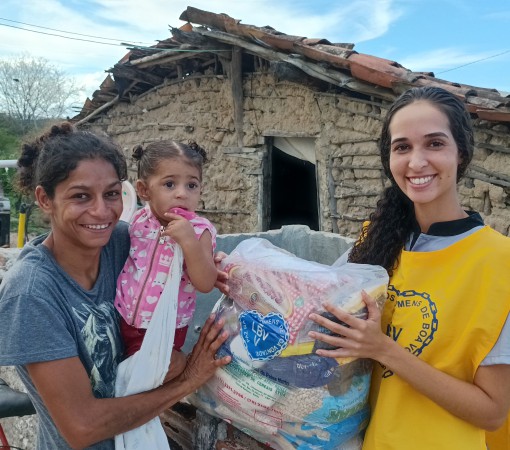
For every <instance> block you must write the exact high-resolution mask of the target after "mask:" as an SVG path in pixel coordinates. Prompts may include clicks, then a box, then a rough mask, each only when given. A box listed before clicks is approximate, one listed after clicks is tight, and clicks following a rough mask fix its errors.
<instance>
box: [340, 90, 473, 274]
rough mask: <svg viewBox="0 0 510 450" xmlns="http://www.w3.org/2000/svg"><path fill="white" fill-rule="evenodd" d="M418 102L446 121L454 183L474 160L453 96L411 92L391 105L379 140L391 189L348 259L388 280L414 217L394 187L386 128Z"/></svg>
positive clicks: (462, 111)
mask: <svg viewBox="0 0 510 450" xmlns="http://www.w3.org/2000/svg"><path fill="white" fill-rule="evenodd" d="M419 100H422V101H427V102H429V103H431V104H432V105H433V106H435V107H437V108H438V109H439V110H440V111H441V112H443V113H444V114H445V116H446V117H447V118H448V124H449V127H450V131H451V133H452V136H453V138H454V140H455V143H456V144H457V148H458V150H459V156H460V164H459V166H458V167H457V181H459V180H460V179H461V178H462V176H463V175H464V173H465V171H466V169H467V167H468V165H469V163H470V162H471V159H472V157H473V150H474V137H473V125H472V121H471V117H470V115H469V113H468V111H467V109H466V107H465V105H464V103H463V102H462V101H461V100H460V99H458V98H457V97H456V96H455V95H453V94H452V93H450V92H448V91H447V90H445V89H442V88H438V87H433V86H426V87H418V88H412V89H409V90H408V91H406V92H404V93H403V94H402V95H401V96H400V97H398V98H397V99H396V100H395V102H394V103H393V104H392V105H391V107H390V109H389V110H388V113H387V115H386V117H385V119H384V122H383V126H382V131H381V137H380V140H379V153H380V158H381V163H382V167H383V170H384V173H385V175H386V176H387V177H388V178H389V180H390V182H391V186H389V187H388V188H386V189H385V191H384V192H383V194H382V196H381V198H380V199H379V201H378V202H377V206H376V209H375V211H374V212H373V213H372V214H371V215H370V217H369V223H368V225H367V226H366V227H365V228H364V230H363V232H362V234H361V236H360V238H359V239H358V241H357V242H356V245H355V246H354V247H353V249H352V251H351V253H350V255H349V262H354V263H362V264H363V263H364V264H377V265H380V266H382V267H384V268H385V269H386V270H387V271H388V273H389V274H390V276H391V274H392V272H393V270H395V268H396V266H397V264H398V258H399V255H400V252H401V251H402V248H403V247H404V245H405V242H406V239H407V238H408V237H409V235H410V233H411V231H412V229H413V225H414V222H415V215H414V205H413V203H412V202H411V200H409V198H408V197H407V196H406V195H405V194H404V193H403V192H402V191H401V190H400V188H399V187H398V186H397V184H396V182H395V180H394V178H393V175H392V173H391V170H390V143H391V135H390V130H389V127H390V124H391V120H392V119H393V117H394V115H395V113H396V112H397V111H399V110H400V109H402V108H404V107H405V106H408V105H410V104H411V103H414V102H416V101H419Z"/></svg>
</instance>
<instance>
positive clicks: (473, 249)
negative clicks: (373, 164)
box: [310, 87, 510, 450]
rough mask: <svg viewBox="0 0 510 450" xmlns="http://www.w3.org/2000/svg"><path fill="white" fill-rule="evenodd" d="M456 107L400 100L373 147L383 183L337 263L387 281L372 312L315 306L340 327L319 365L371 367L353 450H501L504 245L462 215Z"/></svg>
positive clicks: (467, 144)
mask: <svg viewBox="0 0 510 450" xmlns="http://www.w3.org/2000/svg"><path fill="white" fill-rule="evenodd" d="M473 147H474V139H473V130H472V124H471V118H470V116H469V114H468V112H467V110H466V109H465V106H464V104H463V103H462V101H460V100H459V99H458V98H456V97H455V96H454V95H453V94H451V93H449V92H448V91H446V90H444V89H441V88H436V87H423V88H413V89H411V90H409V91H407V92H405V93H404V94H402V95H401V96H400V97H399V98H398V99H397V100H396V101H395V103H394V104H393V105H392V106H391V108H390V109H389V111H388V114H387V116H386V118H385V121H384V124H383V128H382V135H381V140H380V154H381V160H382V165H383V167H384V171H385V173H386V175H387V176H388V178H389V179H390V181H391V185H390V187H388V188H387V189H386V190H385V192H384V193H383V195H382V198H381V199H380V201H379V202H378V204H377V209H376V211H375V212H374V213H373V214H372V215H371V217H370V222H369V223H368V224H367V225H366V226H365V227H364V229H363V232H362V236H361V238H360V239H359V241H358V242H357V245H355V246H354V248H353V249H352V250H351V252H350V254H349V262H354V263H365V264H377V265H381V266H383V267H384V268H386V270H387V271H388V272H389V274H390V277H391V278H390V285H389V290H388V292H389V293H388V300H387V302H386V304H385V306H384V309H383V311H382V312H380V311H379V310H378V308H377V306H376V304H375V302H374V301H373V300H372V299H371V298H370V297H369V296H368V295H366V294H365V295H364V300H365V303H366V305H367V307H368V311H369V317H368V320H361V319H357V318H355V317H353V316H350V315H349V314H346V313H345V312H343V311H341V310H340V309H338V308H335V307H333V306H331V305H325V306H326V309H327V310H328V311H329V312H331V313H332V314H334V316H336V318H337V319H339V321H342V322H344V323H345V324H347V325H348V327H346V326H342V325H340V324H338V323H335V322H333V321H329V320H327V319H325V318H324V317H320V316H318V315H316V314H312V315H311V316H310V318H311V319H313V320H314V321H316V322H317V323H319V324H321V325H323V326H325V327H326V328H328V329H329V330H330V331H331V332H333V333H334V334H333V335H331V336H328V335H326V334H319V333H311V336H312V337H313V338H315V339H319V340H321V341H324V342H326V343H329V344H331V345H332V346H333V347H332V348H334V349H333V350H318V351H317V353H318V354H320V355H323V356H332V357H346V356H355V357H365V358H372V359H373V360H375V361H376V363H375V364H374V374H373V381H372V393H371V398H372V407H373V409H372V418H371V421H370V424H369V426H368V429H367V432H366V436H365V441H364V446H363V450H389V449H392V450H408V449H411V448H412V449H413V450H432V449H434V450H438V449H444V450H485V449H486V448H487V447H486V446H487V444H486V430H488V431H495V430H498V431H497V434H494V435H493V436H491V438H490V439H488V440H487V443H488V445H489V448H490V450H496V449H497V450H504V449H505V450H508V449H509V448H510V444H509V438H508V425H507V423H506V424H505V420H506V419H507V416H508V411H509V408H510V319H508V316H509V311H510V283H509V282H508V276H509V274H510V238H508V237H505V236H503V235H501V234H499V233H498V232H496V231H494V230H493V229H492V228H490V227H489V226H486V225H484V223H483V219H482V218H481V216H480V215H479V214H478V213H476V212H472V211H465V210H464V208H463V207H462V205H461V203H460V200H459V197H458V193H457V182H458V181H459V179H460V178H461V177H462V175H463V174H464V172H465V171H466V168H467V166H468V164H469V163H470V161H471V158H472V156H473Z"/></svg>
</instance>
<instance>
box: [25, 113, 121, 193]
mask: <svg viewBox="0 0 510 450" xmlns="http://www.w3.org/2000/svg"><path fill="white" fill-rule="evenodd" d="M95 158H99V159H103V160H105V161H107V162H109V163H111V164H112V166H113V167H114V169H115V172H116V173H117V175H118V177H119V180H121V181H124V180H125V179H126V178H127V165H126V159H125V157H124V154H123V153H122V150H121V149H120V147H119V146H118V145H117V144H116V143H114V142H113V141H112V140H111V139H110V138H108V137H107V136H99V135H97V134H94V133H91V132H89V131H82V130H78V129H76V128H75V127H74V126H73V125H72V124H70V123H68V122H63V123H61V124H59V125H53V126H52V127H51V128H50V129H49V130H48V131H47V132H45V133H44V134H42V135H41V136H39V137H38V138H36V139H35V140H34V141H33V142H29V143H24V144H23V145H22V146H21V155H20V157H19V158H18V162H17V166H18V171H17V179H16V187H17V188H18V190H19V191H20V192H22V193H24V194H28V195H30V194H32V193H33V192H34V190H35V188H36V186H42V187H43V189H44V191H45V192H46V194H47V195H48V197H49V198H53V197H54V195H55V188H56V187H57V185H58V184H59V183H61V182H62V181H64V180H66V179H67V178H68V176H69V174H70V172H72V171H73V170H74V169H76V167H77V166H78V164H79V163H80V161H82V160H85V159H95ZM91 175H92V174H91Z"/></svg>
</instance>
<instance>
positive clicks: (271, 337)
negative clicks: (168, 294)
mask: <svg viewBox="0 0 510 450" xmlns="http://www.w3.org/2000/svg"><path fill="white" fill-rule="evenodd" d="M222 269H223V270H224V271H226V272H227V273H228V274H229V281H228V285H229V288H230V293H229V297H225V296H224V297H222V298H221V299H220V300H218V302H217V303H216V305H215V307H214V310H215V312H216V314H217V318H220V317H222V318H223V319H224V320H225V322H226V325H225V329H226V330H227V331H228V332H229V339H228V340H227V341H226V342H225V343H224V345H223V346H222V347H221V348H220V350H219V355H220V356H224V355H231V356H232V362H231V363H230V364H228V365H227V366H225V367H223V368H221V369H218V370H217V371H216V374H215V375H214V377H213V378H212V379H211V380H210V381H209V382H208V383H207V384H205V385H204V386H203V387H202V388H200V389H199V390H198V391H197V393H196V394H194V395H193V396H191V397H189V400H190V401H191V402H192V403H193V404H194V405H195V406H197V407H199V408H200V409H202V410H205V411H206V412H208V413H209V414H211V415H213V416H217V417H220V418H222V419H224V420H226V421H228V422H231V423H232V424H233V425H234V426H236V427H237V428H239V429H241V430H242V431H244V432H245V433H247V434H249V435H251V436H252V437H254V438H255V439H257V440H258V441H260V442H263V443H265V444H267V445H269V446H270V447H272V448H275V449H279V450H287V449H289V450H291V449H323V450H324V449H325V450H328V449H344V450H347V449H349V450H350V449H358V448H360V446H361V436H362V434H363V431H364V429H365V428H366V425H367V423H368V418H369V407H368V392H369V385H370V374H371V369H372V366H371V362H370V361H369V360H366V359H354V358H337V359H334V358H325V357H321V356H319V355H317V354H316V350H317V349H319V348H328V345H327V344H324V343H322V342H319V341H314V340H313V339H311V338H310V337H309V336H308V332H309V331H312V330H314V331H319V332H324V333H329V331H328V330H325V329H323V328H321V327H319V326H318V325H317V324H315V323H314V322H313V321H311V320H310V319H308V315H309V314H310V313H311V312H316V313H318V314H322V315H325V316H327V317H328V318H330V319H332V320H336V319H335V318H334V317H332V316H331V315H330V314H329V313H327V312H325V310H324V308H323V307H322V304H323V303H324V302H326V301H327V302H331V303H333V304H336V305H339V306H341V307H342V308H343V309H344V310H346V311H347V312H349V313H351V314H353V315H355V316H357V317H360V318H366V316H367V311H366V307H365V304H364V303H363V301H362V297H361V291H362V290H363V289H364V290H365V291H366V292H367V293H369V294H370V295H371V296H372V297H374V298H375V299H376V301H377V303H378V305H379V306H381V307H382V305H383V303H384V301H385V300H386V288H387V283H388V275H387V273H386V271H385V270H384V269H383V268H382V267H379V266H372V265H365V264H350V263H347V264H343V265H339V266H336V265H333V266H328V265H324V264H320V263H316V262H312V261H307V260H304V259H301V258H298V257H297V256H295V255H293V254H291V253H289V252H287V251H285V250H283V249H281V248H279V247H276V246H274V245H273V244H271V243H270V242H269V241H267V240H265V239H260V238H250V239H246V240H244V241H242V242H241V243H240V244H239V245H238V246H237V247H236V248H235V250H234V251H233V252H232V253H231V254H230V255H229V256H228V257H227V258H225V259H224V260H223V262H222Z"/></svg>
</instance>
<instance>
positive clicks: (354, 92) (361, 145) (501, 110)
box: [74, 7, 510, 237]
mask: <svg viewBox="0 0 510 450" xmlns="http://www.w3.org/2000/svg"><path fill="white" fill-rule="evenodd" d="M180 19H181V20H183V21H185V22H186V23H185V24H184V25H183V26H181V27H180V28H171V29H170V30H171V34H172V36H171V37H170V38H167V39H164V40H161V41H160V42H159V43H158V44H157V45H155V46H153V47H150V48H147V47H144V48H138V47H136V48H131V49H130V51H129V53H128V54H127V55H126V56H125V57H124V58H123V59H122V60H120V61H119V62H118V63H117V64H115V65H114V66H113V68H111V69H110V70H109V71H108V72H109V74H108V76H107V77H106V79H105V80H104V82H103V83H102V84H101V86H100V87H99V89H98V90H97V91H96V92H94V94H93V96H92V98H91V99H88V100H87V101H86V102H85V104H84V106H83V109H82V111H81V112H80V114H79V115H78V116H76V117H75V118H74V120H75V122H76V123H77V124H78V126H80V127H82V128H87V129H92V130H96V131H98V130H101V131H104V132H106V133H108V134H109V135H111V136H113V137H114V138H115V139H116V140H117V141H118V142H119V143H120V144H121V145H122V146H123V148H124V149H125V151H126V155H127V156H130V151H131V149H132V147H133V145H134V144H135V143H139V142H145V143H148V142H151V141H154V140H159V139H168V138H171V139H176V140H182V141H188V140H189V139H193V140H196V141H197V142H198V143H200V144H201V145H202V146H204V147H205V148H206V149H207V150H208V151H209V156H210V159H211V162H210V163H209V164H208V165H207V166H206V168H205V174H204V182H205V190H204V194H203V203H202V204H201V206H200V210H201V211H200V212H201V213H202V214H203V215H205V216H207V217H208V218H209V219H210V220H211V221H213V222H214V223H215V224H216V225H217V226H218V229H219V231H220V233H237V232H256V231H265V230H268V229H274V228H279V227H280V226H281V225H284V224H306V225H308V226H309V227H310V228H311V229H313V230H322V231H331V232H335V233H340V234H342V235H344V236H351V237H352V236H356V235H357V233H358V231H359V226H360V222H361V221H363V220H365V219H366V218H367V217H368V215H369V213H370V212H371V211H372V209H373V208H374V206H375V202H376V199H377V196H378V195H379V193H380V192H381V190H382V188H383V186H384V185H385V183H386V181H385V177H384V175H383V173H382V170H381V166H380V162H379V159H378V157H377V140H378V136H379V132H380V128H381V121H382V119H383V117H384V115H385V113H386V111H387V108H388V105H389V104H390V103H391V102H392V101H393V100H394V98H395V97H396V96H398V95H399V94H400V93H401V92H403V91H404V90H406V89H408V88H409V87H412V86H423V85H435V86H441V87H444V88H445V89H448V90H449V91H451V92H453V93H454V94H455V95H457V96H458V97H460V98H461V99H462V100H463V101H464V102H465V103H466V105H467V107H468V108H469V111H470V112H471V115H472V118H473V122H474V125H475V128H476V151H475V156H474V160H473V163H472V166H471V170H470V171H469V173H468V174H467V176H466V177H465V179H464V180H462V181H461V184H460V193H461V197H462V202H463V204H464V206H465V207H466V208H470V209H475V210H478V211H480V212H481V213H482V214H483V215H484V217H485V219H486V221H487V223H489V224H490V225H492V226H493V227H494V228H496V229H497V230H498V231H500V232H502V233H504V234H507V235H508V234H510V209H509V208H508V205H509V204H510V132H509V131H510V98H509V97H508V96H507V97H505V96H504V95H503V94H501V93H499V92H498V91H496V90H494V89H487V88H482V87H474V86H467V85H462V84H458V83H453V82H449V81H446V80H441V79H438V78H436V77H434V75H433V74H432V73H422V72H412V71H410V70H408V69H406V68H405V67H402V66H401V65H400V64H398V63H397V62H394V61H389V60H385V59H381V58H378V57H376V56H371V55H366V54H361V53H358V52H356V51H355V49H354V45H353V44H344V43H331V42H329V41H327V40H326V39H320V38H313V39H312V38H306V37H300V36H289V35H286V34H283V33H280V32H278V31H276V30H275V29H273V28H271V27H268V26H265V27H257V26H253V25H244V24H242V23H241V21H240V20H237V19H234V18H231V17H229V16H227V15H225V14H214V13H210V12H207V11H202V10H198V9H195V8H191V7H188V8H187V9H186V11H184V12H183V13H182V14H181V16H180ZM135 176H136V174H135V171H134V167H132V168H131V171H130V177H131V178H132V179H133V178H134V177H135Z"/></svg>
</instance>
